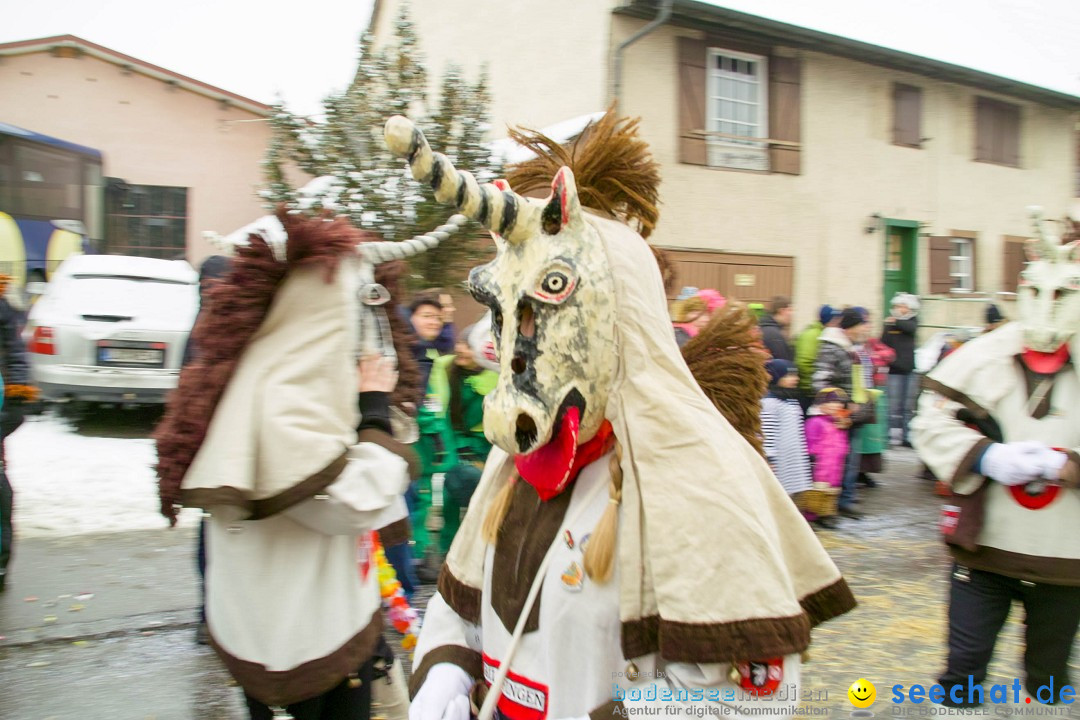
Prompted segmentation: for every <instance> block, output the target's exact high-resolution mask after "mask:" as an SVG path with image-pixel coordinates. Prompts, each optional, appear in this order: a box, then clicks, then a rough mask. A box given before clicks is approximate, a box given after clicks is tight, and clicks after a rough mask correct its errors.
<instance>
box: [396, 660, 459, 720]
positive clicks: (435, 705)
mask: <svg viewBox="0 0 1080 720" xmlns="http://www.w3.org/2000/svg"><path fill="white" fill-rule="evenodd" d="M472 685H473V680H472V678H471V677H469V674H468V673H467V672H465V671H464V670H462V669H461V668H459V667H458V666H457V665H454V664H453V663H438V664H436V665H432V666H431V669H430V670H428V674H427V677H426V678H424V684H423V685H421V686H420V691H419V692H417V693H416V697H415V698H414V699H413V701H412V705H410V706H409V720H469V711H470V708H469V690H470V689H472Z"/></svg>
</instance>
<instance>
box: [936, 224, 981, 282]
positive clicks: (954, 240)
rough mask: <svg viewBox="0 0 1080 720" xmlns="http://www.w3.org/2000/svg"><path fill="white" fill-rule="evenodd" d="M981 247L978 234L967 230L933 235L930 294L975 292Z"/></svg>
mask: <svg viewBox="0 0 1080 720" xmlns="http://www.w3.org/2000/svg"><path fill="white" fill-rule="evenodd" d="M977 247H978V246H977V244H976V241H975V233H974V232H969V231H966V230H953V231H952V234H951V235H949V236H946V237H932V238H930V293H931V294H935V295H943V294H948V293H969V292H975V287H976V282H975V279H976V278H975V269H976V262H975V251H976V249H977Z"/></svg>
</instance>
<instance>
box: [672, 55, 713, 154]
mask: <svg viewBox="0 0 1080 720" xmlns="http://www.w3.org/2000/svg"><path fill="white" fill-rule="evenodd" d="M708 55H709V47H708V45H706V43H705V41H704V40H695V39H693V38H686V37H681V38H679V162H684V163H690V164H692V165H705V164H707V163H708V152H707V150H706V147H705V138H704V137H702V136H700V135H697V136H694V135H691V133H693V132H694V131H696V130H705V129H706V127H705V100H706V97H705V96H706V89H705V79H706V69H705V63H706V61H707V59H708Z"/></svg>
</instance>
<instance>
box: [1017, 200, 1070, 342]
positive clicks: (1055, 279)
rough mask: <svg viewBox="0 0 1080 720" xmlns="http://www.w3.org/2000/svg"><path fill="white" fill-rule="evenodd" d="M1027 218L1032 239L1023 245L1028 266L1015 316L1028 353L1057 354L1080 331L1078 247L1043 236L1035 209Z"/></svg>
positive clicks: (1021, 283)
mask: <svg viewBox="0 0 1080 720" xmlns="http://www.w3.org/2000/svg"><path fill="white" fill-rule="evenodd" d="M1031 218H1032V222H1033V224H1034V230H1035V233H1034V234H1035V237H1034V238H1033V239H1031V240H1028V242H1027V244H1026V245H1025V251H1026V253H1027V257H1028V261H1029V262H1028V265H1027V267H1026V268H1025V269H1024V270H1023V272H1021V273H1020V283H1019V291H1018V298H1017V314H1018V316H1019V321H1020V324H1021V325H1022V326H1023V328H1024V345H1025V347H1026V348H1027V349H1028V350H1030V351H1035V352H1036V353H1058V352H1061V351H1062V349H1063V348H1065V347H1067V345H1068V343H1069V341H1070V340H1072V338H1073V336H1074V335H1075V334H1076V332H1077V330H1080V243H1078V242H1076V241H1074V242H1069V243H1066V244H1065V245H1062V244H1061V241H1060V239H1059V238H1058V237H1057V236H1053V235H1047V233H1046V232H1045V230H1044V227H1043V218H1042V211H1041V210H1040V209H1039V208H1032V209H1031Z"/></svg>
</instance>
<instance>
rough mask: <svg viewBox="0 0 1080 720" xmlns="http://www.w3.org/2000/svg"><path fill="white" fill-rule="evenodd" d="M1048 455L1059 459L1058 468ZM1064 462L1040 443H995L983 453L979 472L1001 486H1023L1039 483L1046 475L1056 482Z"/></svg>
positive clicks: (1052, 458) (1063, 459)
mask: <svg viewBox="0 0 1080 720" xmlns="http://www.w3.org/2000/svg"><path fill="white" fill-rule="evenodd" d="M1051 454H1053V455H1060V456H1061V457H1062V461H1061V464H1060V465H1058V466H1057V467H1056V468H1054V463H1055V462H1057V460H1056V458H1054V457H1052V455H1051ZM1064 461H1065V455H1064V453H1059V452H1057V451H1055V450H1051V449H1050V448H1048V447H1047V446H1046V445H1044V444H1043V443H1040V442H1034V441H1030V440H1026V441H1023V442H1011V443H994V444H993V445H991V446H990V447H988V448H987V449H986V452H985V453H983V456H982V462H981V463H980V468H981V469H982V474H983V475H985V476H986V477H988V478H993V479H994V480H996V481H998V482H999V483H1001V484H1002V485H1026V484H1028V483H1029V482H1035V481H1036V480H1042V479H1043V478H1044V477H1045V476H1046V473H1053V475H1052V476H1051V477H1052V478H1056V477H1057V471H1059V470H1060V469H1061V466H1062V465H1064V464H1065V462H1064ZM1046 479H1051V478H1046Z"/></svg>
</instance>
